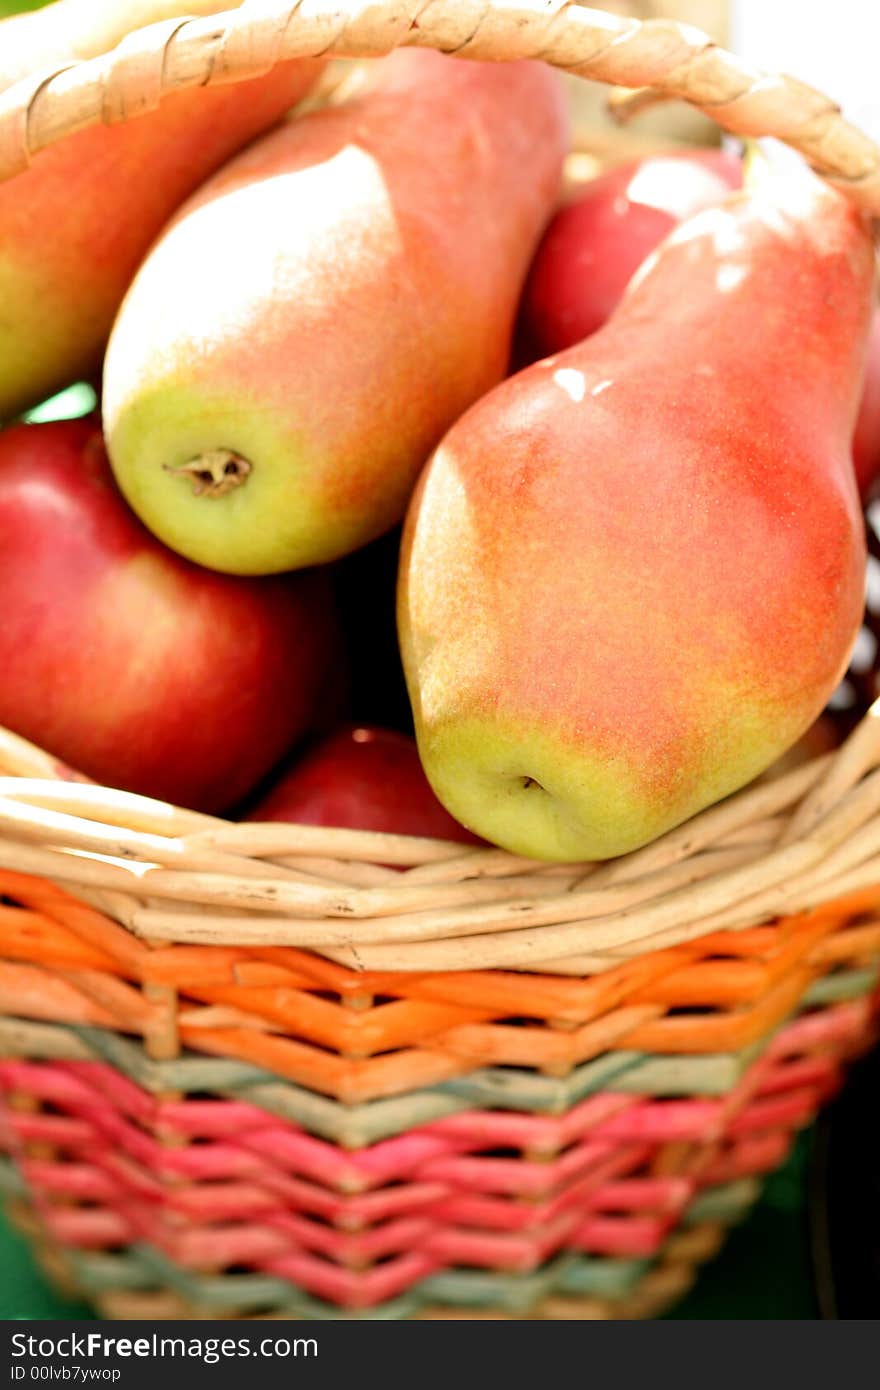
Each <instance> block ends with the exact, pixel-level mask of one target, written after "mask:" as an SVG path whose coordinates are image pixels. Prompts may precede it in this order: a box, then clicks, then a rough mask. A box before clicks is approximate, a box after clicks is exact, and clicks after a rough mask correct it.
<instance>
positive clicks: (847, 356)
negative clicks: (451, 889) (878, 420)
mask: <svg viewBox="0 0 880 1390" xmlns="http://www.w3.org/2000/svg"><path fill="white" fill-rule="evenodd" d="M872 279H873V254H872V248H871V238H870V235H869V232H868V229H867V226H866V224H865V222H864V221H863V219H862V217H861V216H860V215H859V214H858V213H857V212H856V211H855V210H854V209H853V208H852V206H851V205H850V204H849V203H848V202H847V200H846V199H845V198H844V197H843V196H842V195H841V194H840V193H837V192H834V191H832V190H831V189H829V188H827V187H825V186H824V185H822V184H821V183H820V182H819V181H818V180H816V179H814V178H813V177H812V175H809V174H807V173H803V174H800V173H799V174H798V175H797V176H795V177H793V178H791V179H781V178H780V179H773V180H771V181H770V182H769V183H768V184H767V185H765V186H764V187H763V188H761V189H758V190H757V191H756V192H755V193H753V194H741V195H735V196H734V197H733V198H732V199H731V201H729V202H726V203H725V204H723V205H721V206H720V207H719V208H715V209H712V210H709V211H705V212H703V213H701V214H699V215H698V216H697V217H695V218H694V219H693V220H691V221H690V222H687V223H685V224H683V225H682V226H681V227H680V228H679V229H678V230H677V231H676V232H674V233H673V234H672V236H671V237H670V238H669V239H668V240H667V241H666V242H665V243H664V244H663V245H662V246H661V248H660V249H659V250H658V251H657V252H656V253H655V255H654V256H653V257H652V258H651V259H650V260H649V261H648V262H647V263H646V265H645V267H644V269H643V270H642V271H641V272H640V274H639V276H637V277H636V280H635V281H634V282H633V284H632V285H631V287H630V288H629V290H628V291H627V293H626V294H625V296H624V298H623V300H622V302H621V304H620V306H619V308H618V309H617V311H616V313H615V314H614V315H613V316H612V318H611V319H610V320H609V321H608V323H607V324H606V325H605V327H604V328H602V329H600V330H599V332H598V333H596V334H595V335H593V336H592V337H591V338H589V339H588V340H586V341H585V342H583V343H580V344H577V345H575V346H574V347H572V348H570V349H568V350H567V351H566V352H564V353H561V354H560V355H559V356H556V357H551V358H547V359H546V360H544V361H542V362H539V363H536V364H534V365H533V366H531V367H529V368H527V369H526V370H525V371H523V372H521V373H520V374H519V375H518V376H515V377H513V378H511V379H509V380H508V381H507V382H505V383H504V384H503V385H501V386H499V387H498V388H497V389H496V390H495V391H493V392H491V393H490V394H489V395H487V396H486V397H484V399H483V400H482V401H480V402H479V403H478V404H477V405H475V406H474V407H473V409H472V410H470V411H469V412H468V413H467V414H466V415H465V416H464V417H463V418H462V419H461V420H460V421H459V422H458V423H457V424H456V425H455V426H454V427H453V429H452V430H450V431H449V433H448V434H447V436H446V438H445V439H444V440H443V442H442V444H441V445H440V447H439V449H438V450H437V452H436V454H435V456H434V458H433V460H432V462H431V464H430V465H429V467H428V468H427V469H426V472H425V475H424V477H423V481H422V483H421V485H420V487H419V490H418V493H417V495H416V497H415V498H414V500H413V504H412V507H411V510H410V514H409V517H408V520H407V525H406V528H405V535H404V542H403V550H402V558H401V575H400V587H399V611H398V617H399V630H400V638H401V644H402V653H403V659H404V667H405V670H406V675H407V682H408V686H409V690H410V696H411V699H412V703H413V707H414V716H415V724H416V732H417V737H418V743H419V750H420V753H421V757H422V761H423V764H424V766H425V770H426V772H427V774H428V777H429V780H430V781H431V783H432V785H433V787H434V790H435V791H436V792H437V795H438V796H439V798H440V800H441V801H442V802H443V803H444V804H445V805H446V807H447V808H448V809H449V811H451V813H452V814H453V815H454V816H455V817H456V819H457V820H460V821H461V822H462V823H463V824H465V825H467V826H468V827H469V828H470V829H472V830H474V831H476V832H477V833H478V834H480V835H482V836H484V837H485V838H487V839H490V840H493V841H494V842H496V843H497V844H500V845H502V846H504V847H505V848H507V849H510V850H513V851H514V852H517V853H521V854H525V855H531V856H535V857H537V858H546V859H563V860H578V859H604V858H608V857H610V856H614V855H619V854H623V853H625V852H627V851H629V850H633V849H635V848H637V847H638V846H640V845H642V844H645V843H646V842H648V841H650V840H651V839H653V838H654V837H656V836H658V835H660V834H661V833H663V832H664V831H666V830H669V829H670V828H672V827H673V826H675V825H677V824H678V823H679V822H682V821H684V820H685V819H687V818H688V817H690V816H692V815H693V814H695V813H696V812H698V811H699V810H701V809H702V808H703V807H705V806H707V805H709V804H710V803H712V802H715V801H717V800H718V799H720V798H721V797H724V796H726V795H727V794H728V793H730V792H733V791H735V790H736V789H737V788H738V787H740V786H742V785H744V784H745V783H746V782H748V781H750V780H751V779H752V778H753V777H755V776H756V775H757V774H758V773H760V772H761V771H762V769H764V768H765V767H767V766H768V765H769V764H770V763H771V762H773V761H774V759H776V758H777V757H778V756H779V755H780V754H781V753H782V752H783V751H784V750H785V749H786V748H787V747H789V746H790V745H791V744H792V743H794V742H795V741H796V740H797V739H798V738H799V736H800V735H801V734H802V733H803V732H804V730H805V729H806V728H807V727H808V726H809V725H810V724H811V723H812V721H813V720H814V719H815V718H816V716H817V715H818V714H819V712H820V711H821V709H822V708H823V706H824V704H825V702H826V700H827V698H828V696H829V695H830V693H831V692H832V690H833V689H834V687H835V685H836V683H837V682H838V680H839V679H840V677H841V675H842V673H843V671H844V670H845V667H846V664H847V658H848V656H849V653H850V650H851V648H852V645H853V642H854V639H855V636H856V634H857V632H858V629H859V624H860V621H861V614H862V604H863V596H864V578H865V540H864V530H863V524H862V518H861V513H860V509H859V503H858V496H857V491H856V486H855V478H854V472H853V466H852V460H851V455H850V440H851V438H852V432H853V423H854V420H855V413H856V407H857V403H858V396H859V388H860V380H861V373H862V368H863V361H864V354H865V343H866V335H867V331H868V325H869V321H870V313H871V286H872Z"/></svg>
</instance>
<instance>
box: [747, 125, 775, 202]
mask: <svg viewBox="0 0 880 1390" xmlns="http://www.w3.org/2000/svg"><path fill="white" fill-rule="evenodd" d="M742 165H743V188H744V189H745V191H746V192H747V193H756V192H757V191H758V189H760V188H762V187H763V185H764V184H765V183H767V181H768V180H769V179H770V178H771V177H772V175H773V169H772V166H771V163H770V160H769V159H768V157H767V153H766V151H765V150H764V149H762V147H761V144H760V142H759V141H758V140H756V139H754V137H752V136H747V137H746V139H745V140H744V141H743V156H742Z"/></svg>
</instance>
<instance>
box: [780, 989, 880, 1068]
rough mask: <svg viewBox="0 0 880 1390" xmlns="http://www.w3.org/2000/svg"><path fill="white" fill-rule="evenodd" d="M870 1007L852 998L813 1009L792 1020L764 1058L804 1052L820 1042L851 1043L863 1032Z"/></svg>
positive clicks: (864, 1001) (862, 1000)
mask: <svg viewBox="0 0 880 1390" xmlns="http://www.w3.org/2000/svg"><path fill="white" fill-rule="evenodd" d="M869 1010H870V1004H869V1001H868V1000H866V999H856V1000H853V1001H852V1002H851V1003H848V1004H837V1005H835V1007H834V1008H832V1009H817V1010H816V1012H815V1013H808V1014H802V1015H801V1016H800V1017H799V1018H796V1019H793V1020H792V1021H791V1023H787V1024H786V1026H785V1027H784V1028H783V1029H782V1030H781V1031H780V1032H779V1033H777V1034H776V1036H775V1037H774V1038H772V1039H771V1041H770V1044H769V1046H768V1049H767V1056H768V1057H770V1058H773V1059H775V1058H779V1057H785V1056H789V1055H790V1054H791V1053H793V1052H807V1051H809V1050H810V1049H811V1048H814V1047H817V1046H820V1045H822V1044H824V1043H841V1042H854V1041H855V1040H856V1039H857V1038H858V1037H859V1036H860V1035H861V1034H862V1033H863V1032H864V1030H865V1028H866V1026H867V1022H868V1016H869Z"/></svg>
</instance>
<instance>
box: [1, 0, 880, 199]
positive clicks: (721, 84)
mask: <svg viewBox="0 0 880 1390" xmlns="http://www.w3.org/2000/svg"><path fill="white" fill-rule="evenodd" d="M412 45H417V46H420V47H426V48H436V49H439V50H441V51H442V52H445V53H455V54H458V55H460V56H462V57H468V58H483V59H518V58H540V59H543V60H544V61H546V62H549V63H552V64H554V65H555V66H556V67H559V68H563V69H565V70H566V71H568V72H571V73H575V74H577V75H579V76H581V77H588V78H593V79H596V80H599V81H601V82H606V83H609V84H611V85H613V86H622V87H628V88H651V89H653V90H654V91H657V92H659V93H662V94H663V95H665V96H669V97H677V98H680V99H682V100H684V101H687V102H689V103H690V105H691V106H694V107H696V108H697V109H698V110H700V111H703V112H704V113H705V114H706V115H708V116H711V117H712V118H713V119H714V120H715V121H716V122H717V123H718V124H719V125H720V126H722V127H723V128H724V129H725V130H727V131H730V132H732V133H733V134H736V135H743V136H761V135H773V136H776V137H777V138H778V139H780V140H783V141H784V142H785V143H786V144H787V145H790V146H791V147H792V148H793V149H795V150H798V151H800V153H801V154H803V155H804V156H805V157H806V158H807V160H808V161H809V163H810V164H811V165H812V166H813V168H814V169H815V170H816V171H817V172H818V173H820V174H822V175H823V176H824V177H825V178H826V179H827V180H828V181H829V183H832V184H834V185H836V186H838V187H840V188H842V189H843V190H844V191H845V192H846V193H847V194H849V196H850V197H851V198H852V199H853V200H854V201H855V202H856V203H858V204H859V205H860V206H861V207H863V208H864V209H865V210H866V211H868V212H870V213H872V214H873V215H874V216H880V148H878V146H877V145H875V144H874V142H873V141H871V140H869V139H868V137H867V136H866V135H865V134H864V133H863V132H862V131H860V130H858V129H857V128H856V127H854V126H852V125H851V124H850V123H849V122H847V121H845V120H844V119H843V117H842V116H841V114H840V110H839V108H838V107H837V106H836V105H835V104H834V102H832V101H830V100H829V99H828V98H827V97H825V96H823V95H822V94H821V93H820V92H817V91H816V90H815V89H814V88H812V87H808V86H806V85H805V84H804V83H802V82H798V81H796V80H795V79H794V78H791V77H785V76H771V75H767V74H764V73H760V72H756V71H755V70H753V69H751V68H749V67H747V66H746V65H745V64H744V63H742V62H740V60H739V59H737V58H735V57H734V56H733V55H732V54H730V53H727V52H725V50H724V49H722V48H719V47H718V46H717V45H716V44H715V43H713V42H712V40H711V39H709V38H708V37H707V35H706V34H704V33H702V32H701V31H700V30H699V29H695V28H692V27H691V26H690V25H685V24H677V23H673V22H672V21H668V20H657V19H654V20H645V21H639V20H636V19H628V18H624V17H621V16H618V15H612V14H606V13H605V12H604V11H602V10H592V9H586V8H585V7H584V6H582V5H580V4H577V3H575V2H574V0H293V3H291V0H244V2H243V4H242V5H241V6H240V8H239V9H237V10H230V11H228V12H227V13H224V14H220V15H215V16H213V17H211V18H208V19H192V20H186V19H178V20H171V21H163V22H162V23H160V24H153V25H150V26H148V27H147V28H145V29H141V30H138V31H136V32H135V33H132V34H129V35H128V36H127V37H126V38H125V39H123V41H122V42H121V43H120V44H119V45H118V46H117V47H116V48H115V49H114V50H113V51H112V52H111V53H108V54H105V55H103V56H102V57H100V58H95V59H91V60H89V61H87V62H82V63H78V64H75V65H74V66H72V67H70V68H68V69H66V70H62V71H60V72H46V73H44V74H41V75H38V77H37V78H36V79H35V78H34V77H33V76H31V77H28V78H26V79H25V80H24V81H22V82H19V83H16V84H15V85H14V86H12V87H10V88H9V89H8V90H7V91H6V92H4V93H3V94H2V95H0V180H2V179H8V178H11V177H12V176H13V175H14V174H17V173H19V172H21V171H22V170H23V169H26V168H27V167H28V165H29V163H30V161H31V158H32V157H33V156H34V155H35V154H37V153H38V152H39V151H40V150H43V149H46V148H47V147H48V146H50V145H53V144H55V143H56V142H57V141H59V140H62V139H64V137H65V136H67V135H70V134H72V133H74V132H75V131H78V130H82V129H84V128H86V127H89V126H93V125H97V124H99V123H101V122H105V123H108V124H110V123H113V122H118V121H124V120H128V119H129V118H130V117H132V116H135V115H138V114H140V113H142V112H144V111H146V110H151V109H153V108H154V107H155V106H157V105H158V103H159V100H160V99H161V97H162V95H163V94H164V93H166V92H172V91H181V90H184V89H186V88H190V87H199V86H208V85H211V84H214V83H221V82H223V83H225V82H241V81H244V80H246V79H247V78H252V77H256V76H259V75H261V74H263V73H265V72H268V71H269V70H270V69H271V68H272V67H273V66H274V65H275V64H276V63H278V62H280V61H282V60H284V59H289V58H304V57H318V56H325V57H347V58H358V57H375V56H378V55H381V54H385V53H389V52H391V50H392V49H395V48H399V47H404V46H412Z"/></svg>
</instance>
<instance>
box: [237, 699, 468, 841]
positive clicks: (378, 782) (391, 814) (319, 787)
mask: <svg viewBox="0 0 880 1390" xmlns="http://www.w3.org/2000/svg"><path fill="white" fill-rule="evenodd" d="M248 820H255V821H293V822H294V823H295V824H297V825H335V826H343V827H346V828H347V829H349V830H380V831H385V832H388V833H390V834H397V835H427V836H429V837H430V838H433V839H437V840H460V841H462V842H463V843H464V844H470V845H475V844H480V843H481V841H479V840H478V839H477V838H476V836H474V835H472V834H471V833H470V831H469V830H465V828H464V826H462V825H459V823H458V821H456V820H453V818H452V816H450V814H449V812H448V811H447V810H445V809H444V808H443V807H442V806H441V805H440V802H439V801H438V800H437V798H436V796H435V795H434V793H433V792H432V790H431V788H430V786H429V784H428V779H427V777H426V776H425V774H424V772H423V771H422V764H421V763H420V761H419V755H418V752H417V750H416V745H415V740H414V739H411V738H407V736H406V735H405V734H398V733H393V732H392V731H391V730H390V729H376V728H354V727H351V726H346V727H343V728H341V729H338V730H337V731H336V732H335V733H333V734H331V735H330V736H329V737H328V738H325V739H323V740H322V742H321V743H319V744H317V745H316V746H315V747H314V748H313V749H312V751H311V752H310V753H307V754H306V756H305V757H304V758H302V759H301V760H300V761H299V762H298V763H296V764H295V766H294V767H293V768H291V770H290V771H289V772H287V773H286V774H285V775H284V776H283V777H282V778H281V780H280V781H279V782H278V783H276V785H275V786H274V787H273V789H272V790H271V791H270V792H269V794H268V795H267V796H266V798H265V800H263V801H261V802H260V803H259V805H258V806H256V807H254V809H253V810H252V811H251V812H250V814H249V815H248Z"/></svg>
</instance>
